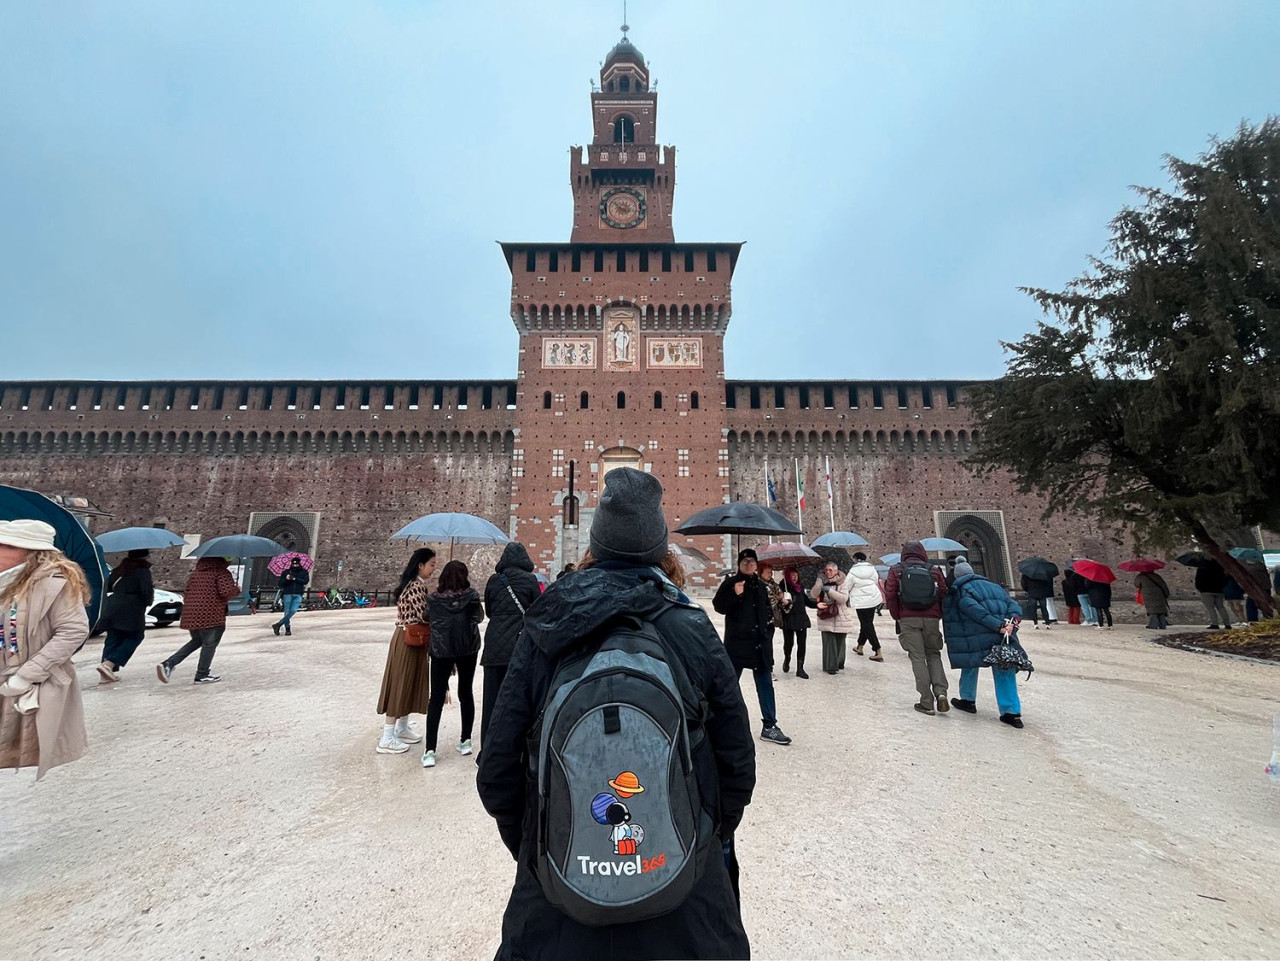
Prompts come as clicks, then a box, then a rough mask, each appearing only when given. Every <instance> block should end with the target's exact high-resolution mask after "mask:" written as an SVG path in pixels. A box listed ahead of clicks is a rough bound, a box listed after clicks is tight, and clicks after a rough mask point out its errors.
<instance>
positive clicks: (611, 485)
mask: <svg viewBox="0 0 1280 961" xmlns="http://www.w3.org/2000/svg"><path fill="white" fill-rule="evenodd" d="M667 549H668V548H667V521H666V518H665V517H663V516H662V485H661V484H660V483H658V479H657V478H656V477H654V476H653V475H652V474H646V473H645V472H644V471H638V470H636V469H635V468H633V467H615V468H614V469H613V470H611V471H609V474H608V476H607V477H606V478H605V482H604V493H603V494H602V495H601V496H600V503H599V505H598V506H597V507H596V514H595V519H594V520H593V521H592V522H591V554H592V556H593V557H595V559H596V560H598V561H626V562H629V563H632V564H656V563H658V561H660V560H662V558H663V557H664V556H666V553H667Z"/></svg>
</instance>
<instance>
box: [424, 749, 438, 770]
mask: <svg viewBox="0 0 1280 961" xmlns="http://www.w3.org/2000/svg"><path fill="white" fill-rule="evenodd" d="M422 766H423V767H435V766H436V752H435V751H427V752H425V753H424V754H423V755H422Z"/></svg>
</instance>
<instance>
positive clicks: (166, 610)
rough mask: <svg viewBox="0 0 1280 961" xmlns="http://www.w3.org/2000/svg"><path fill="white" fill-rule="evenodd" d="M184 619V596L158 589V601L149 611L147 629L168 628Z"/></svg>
mask: <svg viewBox="0 0 1280 961" xmlns="http://www.w3.org/2000/svg"><path fill="white" fill-rule="evenodd" d="M181 617H182V595H181V594H175V593H174V592H173V591H162V590H160V588H158V587H157V588H156V599H155V602H154V603H153V604H152V605H151V610H149V611H147V627H168V626H169V625H170V624H176V623H178V620H179V619H180V618H181Z"/></svg>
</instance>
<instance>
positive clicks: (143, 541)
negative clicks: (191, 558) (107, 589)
mask: <svg viewBox="0 0 1280 961" xmlns="http://www.w3.org/2000/svg"><path fill="white" fill-rule="evenodd" d="M184 544H186V541H184V540H183V539H182V538H181V537H179V536H178V535H177V534H175V533H173V532H172V531H167V530H165V529H164V528H163V527H122V528H120V530H118V531H107V532H106V533H105V534H99V535H98V546H99V547H101V548H102V549H103V550H104V551H105V552H106V553H108V554H120V553H123V552H124V551H162V550H164V549H165V548H166V547H182V546H183V545H184Z"/></svg>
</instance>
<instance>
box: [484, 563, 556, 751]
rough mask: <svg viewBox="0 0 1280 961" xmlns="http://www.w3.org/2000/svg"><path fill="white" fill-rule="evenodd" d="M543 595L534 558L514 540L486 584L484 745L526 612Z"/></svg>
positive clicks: (522, 627)
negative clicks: (535, 569) (535, 570)
mask: <svg viewBox="0 0 1280 961" xmlns="http://www.w3.org/2000/svg"><path fill="white" fill-rule="evenodd" d="M541 596H542V588H541V587H540V586H539V584H538V579H537V578H536V577H534V576H533V561H531V560H530V559H529V552H528V551H527V550H525V546H524V545H523V544H521V543H520V542H519V541H512V542H511V543H510V544H508V545H507V546H506V547H505V548H504V549H503V551H502V557H501V558H500V559H499V560H498V563H497V566H496V567H495V568H494V574H493V576H492V577H490V578H489V582H488V583H487V584H485V586H484V612H485V616H486V617H488V618H489V624H488V626H487V627H486V628H485V631H484V650H483V652H482V653H481V655H480V666H481V667H483V668H484V682H483V688H482V692H481V696H480V745H481V747H482V748H483V746H484V732H485V731H486V730H487V729H488V727H489V719H490V718H491V717H493V705H494V702H495V701H497V699H498V691H499V689H500V688H501V687H502V679H503V678H505V677H506V676H507V665H508V664H509V663H511V652H512V651H514V650H515V647H516V639H517V638H519V636H520V631H521V630H523V629H524V615H525V612H526V611H527V610H529V608H531V607H533V604H534V601H536V600H537V599H538V598H539V597H541Z"/></svg>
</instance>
